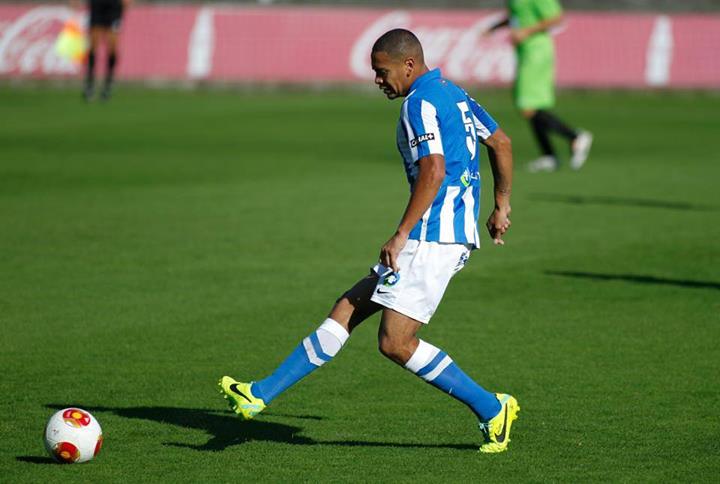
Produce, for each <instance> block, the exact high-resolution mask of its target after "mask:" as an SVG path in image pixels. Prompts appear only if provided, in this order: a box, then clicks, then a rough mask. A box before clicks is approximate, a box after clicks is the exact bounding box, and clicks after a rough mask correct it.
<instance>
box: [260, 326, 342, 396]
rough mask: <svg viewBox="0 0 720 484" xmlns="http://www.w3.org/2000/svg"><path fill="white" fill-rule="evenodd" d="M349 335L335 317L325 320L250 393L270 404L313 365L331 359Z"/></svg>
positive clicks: (314, 366)
mask: <svg viewBox="0 0 720 484" xmlns="http://www.w3.org/2000/svg"><path fill="white" fill-rule="evenodd" d="M349 337H350V334H349V333H348V332H347V330H345V328H343V327H342V326H341V325H340V323H338V322H337V321H335V320H334V319H330V318H328V319H326V320H325V321H324V322H323V323H322V324H321V325H320V327H319V328H318V329H317V331H315V332H314V333H312V334H310V336H308V337H307V338H305V339H304V340H302V343H300V344H299V345H298V346H297V347H296V348H295V350H294V351H293V352H292V353H290V356H288V357H287V358H286V359H285V361H283V362H282V364H281V365H280V366H279V367H278V368H277V369H276V370H275V371H274V372H273V374H272V375H270V376H269V377H267V378H265V379H263V380H260V381H257V382H255V383H253V385H252V393H253V395H255V396H256V397H257V398H261V399H262V400H263V401H264V402H265V404H266V405H267V404H269V403H270V402H271V401H273V400H274V399H275V397H277V396H278V395H280V394H281V393H282V392H284V391H285V390H287V389H288V388H290V386H292V385H294V384H295V383H297V382H298V381H300V380H301V379H302V378H304V377H305V376H307V375H308V374H310V373H311V372H312V371H313V370H315V369H316V368H319V367H321V366H322V365H324V364H325V363H326V362H328V361H330V360H331V359H332V358H333V357H334V356H335V355H336V354H338V352H339V351H340V348H342V346H343V345H344V344H345V342H346V341H347V339H348V338H349Z"/></svg>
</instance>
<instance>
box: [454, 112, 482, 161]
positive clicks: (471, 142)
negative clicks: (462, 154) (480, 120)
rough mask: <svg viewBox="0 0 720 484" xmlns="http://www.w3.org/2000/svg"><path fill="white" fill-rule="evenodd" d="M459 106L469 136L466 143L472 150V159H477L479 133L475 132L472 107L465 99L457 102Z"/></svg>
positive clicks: (470, 150) (469, 149)
mask: <svg viewBox="0 0 720 484" xmlns="http://www.w3.org/2000/svg"><path fill="white" fill-rule="evenodd" d="M457 107H458V109H459V110H460V113H461V114H462V118H463V123H464V124H465V132H466V133H467V137H466V138H465V144H466V145H467V149H468V151H469V152H470V159H471V160H472V159H475V151H476V148H477V133H476V132H475V123H474V122H473V119H472V115H471V114H470V108H469V107H468V105H467V103H466V102H465V101H463V102H460V103H457Z"/></svg>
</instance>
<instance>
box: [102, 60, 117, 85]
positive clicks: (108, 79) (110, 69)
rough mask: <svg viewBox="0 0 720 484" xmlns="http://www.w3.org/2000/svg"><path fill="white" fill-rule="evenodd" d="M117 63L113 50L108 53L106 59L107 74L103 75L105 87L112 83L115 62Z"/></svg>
mask: <svg viewBox="0 0 720 484" xmlns="http://www.w3.org/2000/svg"><path fill="white" fill-rule="evenodd" d="M116 63H117V56H116V55H115V52H113V53H111V54H110V55H108V59H107V76H106V77H105V87H107V88H109V87H110V86H111V85H112V82H113V77H114V75H115V64H116Z"/></svg>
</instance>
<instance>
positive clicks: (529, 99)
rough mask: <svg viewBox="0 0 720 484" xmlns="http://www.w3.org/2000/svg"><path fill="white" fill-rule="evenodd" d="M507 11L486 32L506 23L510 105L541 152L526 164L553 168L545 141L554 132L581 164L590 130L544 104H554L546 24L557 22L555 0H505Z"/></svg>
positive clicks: (575, 165)
mask: <svg viewBox="0 0 720 484" xmlns="http://www.w3.org/2000/svg"><path fill="white" fill-rule="evenodd" d="M508 10H509V14H508V17H507V18H505V19H503V20H501V21H500V22H498V23H497V24H495V25H493V26H492V27H491V28H490V30H489V32H493V31H495V30H497V29H499V28H501V27H506V26H509V27H510V29H511V30H510V39H511V40H512V42H513V44H515V51H516V53H517V61H518V65H517V76H516V78H515V85H514V90H513V94H514V99H515V106H516V107H517V108H518V110H520V112H521V113H522V115H523V117H524V118H525V119H527V120H528V121H529V122H530V125H531V127H532V130H533V133H534V135H535V139H536V140H537V142H538V145H539V147H540V150H541V152H542V156H541V157H540V158H538V159H537V160H534V161H532V162H531V163H530V164H529V166H528V167H529V169H530V170H531V171H553V170H556V169H557V167H558V157H557V155H556V153H555V150H554V148H553V146H552V143H551V142H550V133H551V132H555V133H557V134H559V135H560V136H562V137H564V138H566V139H567V140H568V141H569V142H570V149H571V152H572V156H571V158H570V167H571V168H573V169H575V170H577V169H579V168H580V167H582V166H583V164H584V163H585V160H586V159H587V156H588V153H589V152H590V146H591V145H592V135H591V134H590V133H589V132H587V131H581V130H576V129H574V128H571V127H569V126H568V125H567V124H565V123H564V122H563V121H561V120H560V119H559V118H558V117H557V116H556V115H554V114H552V113H551V112H550V111H549V110H550V109H551V108H553V107H554V106H555V47H554V45H553V39H552V37H551V35H550V33H549V30H550V29H551V28H553V27H555V26H557V25H558V24H560V22H562V14H563V12H562V7H561V6H560V4H559V3H558V1H557V0H508Z"/></svg>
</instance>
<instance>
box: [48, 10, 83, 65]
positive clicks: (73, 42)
mask: <svg viewBox="0 0 720 484" xmlns="http://www.w3.org/2000/svg"><path fill="white" fill-rule="evenodd" d="M55 52H56V53H57V54H58V55H59V56H60V57H64V58H65V59H68V60H70V61H72V62H74V63H76V64H80V63H81V62H83V60H85V53H86V52H87V40H86V38H85V32H84V31H83V29H82V28H81V27H80V24H79V23H78V21H77V20H74V19H70V20H68V21H67V22H65V25H63V28H62V30H61V31H60V34H59V35H58V38H57V40H56V41H55Z"/></svg>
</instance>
